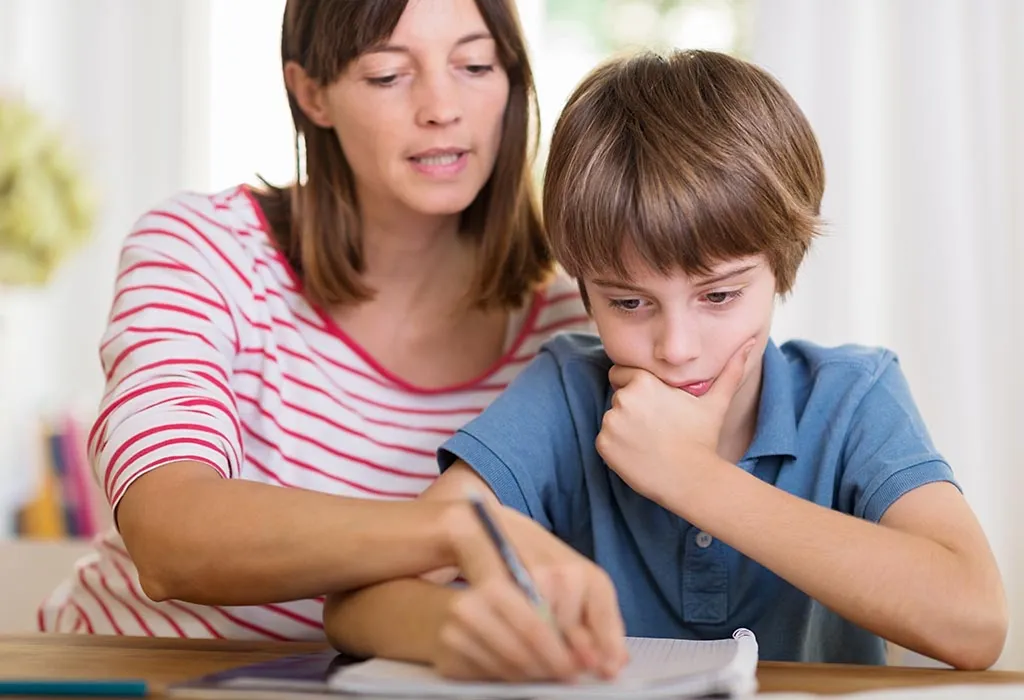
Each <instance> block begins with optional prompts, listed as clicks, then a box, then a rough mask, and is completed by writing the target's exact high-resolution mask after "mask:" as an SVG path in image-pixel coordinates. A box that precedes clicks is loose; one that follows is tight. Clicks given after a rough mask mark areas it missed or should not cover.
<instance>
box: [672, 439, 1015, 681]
mask: <svg viewBox="0 0 1024 700" xmlns="http://www.w3.org/2000/svg"><path fill="white" fill-rule="evenodd" d="M690 474H691V475H694V474H699V476H698V477H696V478H691V479H688V480H687V481H686V484H685V489H686V491H687V492H688V493H687V494H686V495H685V496H684V495H682V494H680V493H678V492H676V491H673V489H672V487H671V485H668V484H666V485H664V486H665V488H664V496H662V497H659V501H660V502H661V503H662V505H663V506H665V507H666V508H668V509H670V510H673V511H675V512H676V513H678V514H679V515H680V516H681V517H684V518H686V519H687V520H689V521H690V522H692V523H693V524H694V525H695V526H697V527H700V528H701V529H703V530H705V531H707V532H708V533H709V534H711V535H712V536H714V537H718V538H720V539H721V540H722V541H723V542H725V543H727V544H729V545H730V546H731V547H734V548H735V549H737V550H738V551H740V552H742V553H743V554H745V555H746V556H748V557H750V558H751V559H754V560H755V561H757V562H759V563H760V564H761V565H763V566H765V567H767V568H768V569H771V570H772V571H774V572H775V573H776V574H778V575H779V576H781V577H782V578H784V579H786V580H787V581H789V582H790V583H792V584H793V585H794V586H796V587H797V588H799V589H800V590H802V591H804V592H805V593H806V594H807V595H809V596H811V597H812V598H814V599H816V600H818V601H820V602H821V603H822V604H823V605H825V606H826V607H828V608H830V609H832V610H834V611H835V612H836V613H838V614H839V615H841V616H843V617H844V618H846V619H848V620H850V621H851V622H854V623H855V624H858V625H860V626H862V627H864V628H865V629H868V630H870V631H872V632H874V633H875V634H878V635H879V636H881V637H883V638H885V639H888V640H891V641H893V642H895V643H897V644H899V645H901V646H904V647H907V648H908V649H913V650H915V651H918V652H920V653H923V654H926V655H928V656H931V657H933V658H936V659H938V660H940V661H943V662H945V663H948V664H950V665H952V666H955V667H957V668H970V669H982V668H987V667H989V666H991V665H992V664H993V663H995V661H996V660H997V659H998V658H999V655H1000V653H1001V652H1002V648H1003V644H1004V642H1005V639H1006V632H1007V624H1008V621H1007V608H1006V600H1005V594H1004V591H1003V585H1002V580H1001V578H1000V574H999V570H998V568H997V566H996V562H995V559H994V557H993V555H992V552H991V550H990V548H989V545H988V542H987V540H986V538H985V535H984V533H983V532H982V530H981V527H980V526H979V524H978V521H977V520H976V519H975V517H974V515H973V513H972V512H971V510H970V508H969V507H968V505H967V503H966V501H965V500H964V499H963V497H962V496H961V495H960V493H959V492H958V491H957V489H956V488H955V487H954V486H953V485H951V484H948V483H933V484H927V485H925V486H921V487H919V488H917V489H915V490H913V491H911V492H909V493H907V494H906V495H905V496H903V497H902V498H900V499H899V500H897V501H896V502H895V503H894V504H893V505H892V506H890V507H889V509H888V510H887V511H886V513H885V515H884V516H883V517H882V519H881V522H880V523H879V524H875V523H872V522H868V521H865V520H862V519H859V518H855V517H853V516H850V515H845V514H843V513H840V512H838V511H833V510H830V509H828V508H824V507H821V506H819V505H816V504H814V503H811V502H809V501H805V500H803V499H801V498H798V497H796V496H793V495H790V494H788V493H786V492H784V491H782V490H780V489H777V488H775V487H774V486H771V485H770V484H766V483H764V482H763V481H761V480H760V479H758V478H756V477H754V476H752V475H751V474H748V473H747V472H744V471H743V470H741V469H738V468H736V467H735V466H734V465H731V464H728V463H726V462H725V461H723V460H720V459H717V458H714V461H711V460H709V461H708V462H706V463H705V464H703V465H702V468H701V469H694V470H692V471H691V472H690ZM676 483H678V482H676Z"/></svg>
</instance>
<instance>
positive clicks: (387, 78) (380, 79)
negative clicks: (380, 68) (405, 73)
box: [366, 74, 398, 87]
mask: <svg viewBox="0 0 1024 700" xmlns="http://www.w3.org/2000/svg"><path fill="white" fill-rule="evenodd" d="M396 80H398V75H397V74H392V75H380V76H376V77H373V78H367V79H366V82H368V83H369V84H370V85H376V86H377V87H387V86H389V85H394V83H395V81H396Z"/></svg>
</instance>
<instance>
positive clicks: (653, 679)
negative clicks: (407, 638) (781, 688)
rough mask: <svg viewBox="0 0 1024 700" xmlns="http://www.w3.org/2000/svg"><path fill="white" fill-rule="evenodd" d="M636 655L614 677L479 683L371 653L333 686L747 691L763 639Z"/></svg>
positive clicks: (674, 642)
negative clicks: (559, 681)
mask: <svg viewBox="0 0 1024 700" xmlns="http://www.w3.org/2000/svg"><path fill="white" fill-rule="evenodd" d="M627 645H628V648H629V654H630V661H629V663H628V664H627V666H626V667H625V668H624V669H623V671H622V672H621V673H620V674H619V676H618V678H616V679H615V680H614V681H604V680H600V679H596V678H593V679H581V680H579V681H577V682H576V683H574V684H572V685H567V684H563V683H476V682H466V681H450V680H447V679H444V678H441V677H440V676H438V675H437V674H436V673H434V672H433V671H432V670H431V669H430V668H428V667H426V666H418V665H416V664H408V663H402V662H399V661H387V660H384V659H371V660H370V661H364V662H362V663H358V664H353V665H351V666H345V667H342V668H339V669H338V670H337V671H335V672H334V673H333V674H332V675H331V676H330V678H329V680H328V686H329V687H330V688H331V689H332V690H335V691H340V692H344V693H354V694H360V695H384V696H391V697H394V696H396V695H407V696H415V697H420V698H430V697H437V698H440V697H444V698H468V697H473V698H504V699H513V700H518V699H520V698H523V699H525V698H623V697H629V698H668V697H671V698H685V697H701V696H706V695H724V696H729V695H746V694H751V693H753V692H754V691H755V690H756V688H757V680H756V672H757V640H756V639H755V637H754V634H753V632H751V631H750V630H746V629H739V630H736V632H735V633H734V634H733V636H732V638H731V639H720V640H714V641H688V640H679V639H648V638H637V637H631V638H629V639H627Z"/></svg>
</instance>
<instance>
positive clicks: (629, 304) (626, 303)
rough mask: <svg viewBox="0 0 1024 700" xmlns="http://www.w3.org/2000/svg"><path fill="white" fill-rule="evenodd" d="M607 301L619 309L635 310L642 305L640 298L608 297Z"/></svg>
mask: <svg viewBox="0 0 1024 700" xmlns="http://www.w3.org/2000/svg"><path fill="white" fill-rule="evenodd" d="M608 303H609V304H611V306H612V308H614V309H618V310H619V311H636V310H638V309H639V308H640V307H641V306H642V305H643V302H642V301H641V300H640V299H609V300H608Z"/></svg>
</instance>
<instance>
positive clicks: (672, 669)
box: [619, 638, 736, 683]
mask: <svg viewBox="0 0 1024 700" xmlns="http://www.w3.org/2000/svg"><path fill="white" fill-rule="evenodd" d="M626 646H627V648H628V649H629V657H630V659H629V665H628V666H626V668H624V669H623V670H622V673H621V674H620V675H619V681H620V682H622V681H642V682H647V683H650V682H657V681H661V680H663V679H665V678H672V677H677V676H680V675H685V674H691V673H706V672H708V671H714V670H716V669H721V668H723V667H725V666H727V665H728V664H729V663H730V662H731V661H732V659H733V657H734V656H735V655H736V641H735V640H733V639H718V640H714V641H706V642H694V641H689V640H681V639H648V638H630V639H628V640H626Z"/></svg>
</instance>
